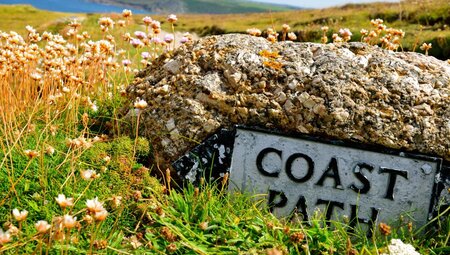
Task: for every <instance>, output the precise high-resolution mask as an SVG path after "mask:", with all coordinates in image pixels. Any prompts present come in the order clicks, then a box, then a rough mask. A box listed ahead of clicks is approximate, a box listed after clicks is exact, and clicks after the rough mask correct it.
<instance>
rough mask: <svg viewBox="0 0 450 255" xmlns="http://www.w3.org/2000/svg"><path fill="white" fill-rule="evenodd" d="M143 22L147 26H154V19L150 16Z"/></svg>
mask: <svg viewBox="0 0 450 255" xmlns="http://www.w3.org/2000/svg"><path fill="white" fill-rule="evenodd" d="M142 21H143V22H144V24H145V25H146V26H149V25H150V24H152V21H153V20H152V18H150V17H149V16H145V17H144V18H143V19H142Z"/></svg>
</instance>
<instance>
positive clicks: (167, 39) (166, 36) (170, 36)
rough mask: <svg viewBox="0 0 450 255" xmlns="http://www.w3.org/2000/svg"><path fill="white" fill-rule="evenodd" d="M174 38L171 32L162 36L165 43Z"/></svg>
mask: <svg viewBox="0 0 450 255" xmlns="http://www.w3.org/2000/svg"><path fill="white" fill-rule="evenodd" d="M174 39H175V38H174V36H173V34H166V35H165V36H164V41H165V42H166V43H171V42H173V40H174Z"/></svg>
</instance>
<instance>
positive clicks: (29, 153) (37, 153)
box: [23, 150, 39, 159]
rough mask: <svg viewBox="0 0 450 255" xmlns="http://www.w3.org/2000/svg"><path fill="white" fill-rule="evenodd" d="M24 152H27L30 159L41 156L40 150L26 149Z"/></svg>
mask: <svg viewBox="0 0 450 255" xmlns="http://www.w3.org/2000/svg"><path fill="white" fill-rule="evenodd" d="M23 153H25V155H26V156H27V157H28V158H30V159H33V158H35V157H37V156H39V152H37V151H35V150H24V151H23Z"/></svg>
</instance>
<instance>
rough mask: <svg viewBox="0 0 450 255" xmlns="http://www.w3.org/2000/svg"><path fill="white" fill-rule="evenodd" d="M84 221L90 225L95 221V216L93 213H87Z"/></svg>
mask: <svg viewBox="0 0 450 255" xmlns="http://www.w3.org/2000/svg"><path fill="white" fill-rule="evenodd" d="M83 221H84V222H86V224H88V225H90V224H92V223H93V222H94V218H92V216H91V215H85V216H84V217H83Z"/></svg>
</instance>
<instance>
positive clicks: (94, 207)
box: [86, 197, 105, 213]
mask: <svg viewBox="0 0 450 255" xmlns="http://www.w3.org/2000/svg"><path fill="white" fill-rule="evenodd" d="M86 207H87V210H88V211H89V212H91V213H96V212H100V211H103V210H105V209H104V208H103V203H102V202H100V201H98V197H95V198H94V199H88V200H86Z"/></svg>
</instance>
